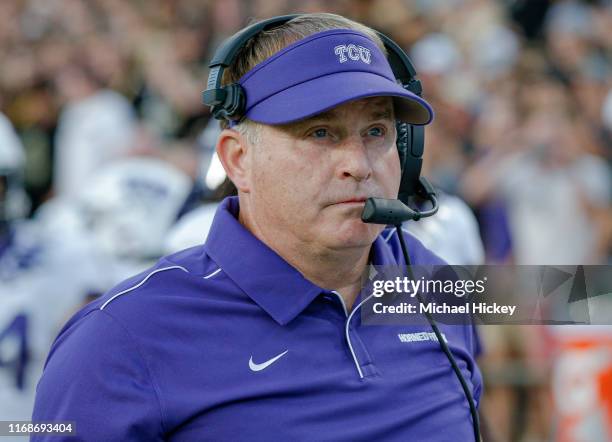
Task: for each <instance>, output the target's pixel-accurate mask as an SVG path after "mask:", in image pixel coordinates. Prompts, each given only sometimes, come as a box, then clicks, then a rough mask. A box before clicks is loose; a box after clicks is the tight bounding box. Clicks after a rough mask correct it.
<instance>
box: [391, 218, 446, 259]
mask: <svg viewBox="0 0 612 442" xmlns="http://www.w3.org/2000/svg"><path fill="white" fill-rule="evenodd" d="M402 235H403V237H404V241H405V242H406V248H407V249H408V255H409V256H410V263H411V264H412V265H446V264H447V263H446V262H445V261H444V260H443V259H442V258H440V257H439V256H438V255H436V254H435V253H434V252H433V251H431V250H430V249H428V248H427V247H425V246H424V245H423V243H422V242H421V241H419V240H418V239H417V238H416V237H415V236H414V235H413V234H412V233H410V232H409V231H408V230H406V229H402ZM380 238H381V239H382V240H383V242H384V244H385V246H386V247H388V248H389V249H390V251H391V253H392V254H393V257H394V258H395V262H396V263H398V264H401V263H404V256H403V254H402V247H401V243H400V238H399V236H398V232H397V229H396V228H395V227H387V228H385V230H383V232H382V233H381V234H380Z"/></svg>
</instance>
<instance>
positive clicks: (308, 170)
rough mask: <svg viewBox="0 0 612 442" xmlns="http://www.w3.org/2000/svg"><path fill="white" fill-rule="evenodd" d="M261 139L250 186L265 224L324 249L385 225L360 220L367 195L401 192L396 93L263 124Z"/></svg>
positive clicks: (348, 244)
mask: <svg viewBox="0 0 612 442" xmlns="http://www.w3.org/2000/svg"><path fill="white" fill-rule="evenodd" d="M260 140H261V141H260V142H259V143H257V144H256V145H255V146H252V147H251V149H250V150H251V153H252V155H253V156H252V161H251V162H250V164H251V165H252V169H251V173H250V175H251V180H250V181H251V183H250V191H249V193H250V196H249V200H250V210H251V212H252V214H251V215H252V219H253V220H254V221H255V223H256V224H257V225H258V226H259V227H260V228H263V229H264V230H265V231H267V232H271V234H278V235H279V237H282V238H283V240H284V241H291V242H294V243H296V244H306V245H307V246H308V247H311V248H312V249H314V250H317V251H324V250H339V249H346V248H355V247H364V246H369V245H370V244H371V243H372V242H373V241H374V239H375V238H376V236H377V235H378V234H379V233H380V232H381V230H382V229H383V228H384V226H381V225H376V224H365V223H363V222H362V221H361V212H362V210H363V207H364V201H365V200H366V199H367V198H368V197H382V198H395V197H396V196H397V192H398V189H399V184H400V165H399V158H398V152H397V148H396V145H395V141H396V133H395V123H394V116H393V104H392V100H391V98H389V97H375V98H367V99H362V100H357V101H353V102H350V103H347V104H344V105H341V106H338V107H336V108H334V109H332V110H331V111H328V112H325V113H323V114H320V115H318V116H316V117H313V118H310V119H308V120H304V121H301V122H298V123H293V124H289V125H285V126H264V127H263V128H262V131H261V136H260ZM275 232H276V233H275ZM269 234H270V233H269Z"/></svg>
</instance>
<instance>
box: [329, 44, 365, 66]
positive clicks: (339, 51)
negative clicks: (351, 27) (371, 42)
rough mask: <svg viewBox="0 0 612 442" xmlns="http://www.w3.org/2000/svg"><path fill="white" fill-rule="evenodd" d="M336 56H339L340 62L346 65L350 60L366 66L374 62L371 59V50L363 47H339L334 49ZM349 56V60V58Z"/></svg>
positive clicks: (351, 45)
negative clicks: (360, 62)
mask: <svg viewBox="0 0 612 442" xmlns="http://www.w3.org/2000/svg"><path fill="white" fill-rule="evenodd" d="M334 54H336V55H337V56H338V61H340V63H344V62H345V61H346V60H348V59H349V58H350V59H351V60H355V61H357V60H361V61H363V62H364V63H366V64H370V62H371V61H372V59H371V57H370V55H371V54H370V50H369V49H368V48H364V47H363V46H359V45H354V44H352V43H351V44H349V45H338V46H336V47H335V48H334ZM347 55H348V58H347Z"/></svg>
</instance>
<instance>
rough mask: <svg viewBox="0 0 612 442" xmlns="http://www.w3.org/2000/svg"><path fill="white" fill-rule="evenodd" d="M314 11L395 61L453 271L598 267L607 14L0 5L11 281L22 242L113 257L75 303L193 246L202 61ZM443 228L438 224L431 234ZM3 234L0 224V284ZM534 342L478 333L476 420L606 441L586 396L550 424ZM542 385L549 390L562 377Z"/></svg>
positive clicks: (303, 5) (210, 131)
mask: <svg viewBox="0 0 612 442" xmlns="http://www.w3.org/2000/svg"><path fill="white" fill-rule="evenodd" d="M319 11H325V12H333V13H338V14H341V15H345V16H347V17H349V18H352V19H354V20H357V21H360V22H363V23H365V24H367V25H369V26H372V27H374V28H375V29H378V30H380V31H382V32H384V33H386V34H387V35H389V36H390V37H391V38H392V39H394V40H395V41H396V42H398V43H399V44H400V45H401V46H402V47H403V48H404V49H405V50H406V51H407V52H408V53H409V55H410V57H411V59H412V61H413V63H414V64H415V67H416V69H417V72H418V74H419V78H420V79H421V80H422V82H423V87H424V95H425V97H426V98H427V99H428V101H429V102H430V103H431V104H432V105H433V107H434V109H435V111H436V118H435V120H434V122H433V123H432V124H431V125H430V126H428V127H427V129H426V149H425V150H426V157H425V164H424V172H423V173H424V174H425V175H426V176H427V177H429V178H430V180H431V181H432V182H433V183H434V184H435V185H436V187H438V188H439V189H440V190H441V191H442V192H444V194H446V195H449V198H456V200H457V201H461V200H462V204H463V202H464V203H465V204H463V207H465V210H467V212H468V213H467V215H466V216H467V217H471V218H470V219H472V220H473V224H474V228H473V229H472V230H471V231H470V232H471V233H469V235H470V236H472V237H473V238H474V242H477V243H478V247H480V252H478V253H474V254H470V258H469V261H470V262H460V261H461V254H462V252H464V251H463V250H460V251H459V252H460V253H458V254H457V255H458V256H459V258H457V263H469V264H480V263H489V264H503V263H514V264H547V265H565V264H611V263H612V209H611V204H610V201H611V199H612V172H611V170H612V169H611V167H610V166H611V164H610V160H611V157H612V155H611V153H612V63H611V57H612V2H611V1H610V0H591V1H576V0H574V1H572V0H567V1H561V0H559V1H553V0H529V1H527V0H353V1H349V0H326V1H318V0H312V1H308V0H254V1H245V0H223V1H221V0H219V1H214V0H148V1H144V0H129V1H126V0H11V1H2V2H0V175H2V170H3V168H7V169H9V168H13V170H16V171H17V172H16V175H17V176H16V177H14V178H15V180H16V183H17V184H15V182H9V181H6V182H5V183H2V182H0V195H2V192H5V193H7V189H8V190H11V191H14V192H18V190H19V189H18V188H19V186H20V184H23V188H24V189H25V192H26V193H27V198H25V196H24V195H20V196H19V198H18V199H19V204H16V205H17V206H19V207H18V208H17V209H15V214H14V216H13V218H15V217H17V216H22V217H25V218H30V219H32V220H39V221H40V223H41V225H43V227H42V228H39V229H38V230H36V233H28V235H25V236H27V238H26V239H22V240H21V241H22V242H23V244H24V245H23V248H24V250H25V252H23V253H22V254H23V255H24V256H21V255H19V256H18V257H17V258H14V259H13V261H14V264H13V266H14V267H15V268H20V266H22V265H24V264H23V262H22V261H21V260H22V258H23V259H26V258H27V259H26V261H27V263H31V262H32V259H33V258H32V256H34V257H36V256H37V255H36V253H34V252H32V249H34V250H36V246H35V245H33V244H34V243H35V241H34V240H32V238H34V237H36V235H40V236H41V237H45V238H52V239H51V240H49V241H50V244H56V243H57V242H64V243H65V242H66V241H63V240H65V239H66V238H69V237H71V236H70V235H76V233H75V232H80V233H79V234H83V235H85V236H86V232H96V233H95V235H94V236H95V239H94V240H93V241H92V244H93V245H91V247H92V248H95V249H96V250H98V249H102V250H104V252H105V253H106V255H104V254H102V253H98V252H96V253H98V255H100V256H106V257H108V256H115V257H117V256H118V257H120V259H121V265H120V266H119V267H121V269H120V270H117V271H116V273H115V271H114V270H113V271H112V272H111V271H109V272H107V274H106V275H105V276H106V277H107V278H106V279H104V281H99V280H98V281H96V283H95V284H91V286H90V287H88V288H87V290H88V291H90V292H92V293H90V294H92V295H93V294H94V292H95V293H99V292H101V291H104V290H106V289H107V288H108V285H109V284H112V283H113V281H114V280H116V279H118V278H120V277H121V278H123V277H125V276H129V274H130V273H134V272H135V271H139V270H140V269H141V267H142V264H139V263H142V262H145V261H149V260H151V259H154V258H155V257H156V256H159V255H160V254H162V253H167V252H169V251H173V250H176V249H178V248H180V246H186V245H189V244H190V242H192V241H194V240H195V241H197V242H202V241H203V240H204V238H205V234H206V228H205V226H206V225H207V223H210V219H211V217H212V214H213V213H214V205H213V204H212V203H213V202H214V201H217V200H218V199H219V197H220V196H221V195H223V194H225V193H227V189H226V188H225V187H224V185H222V182H223V180H224V175H223V172H222V170H220V165H219V162H218V160H216V157H215V155H214V144H215V138H216V134H217V131H218V129H217V123H216V122H215V121H213V120H211V119H210V115H209V112H208V109H207V108H205V107H204V106H203V105H202V102H201V92H202V91H203V89H205V85H206V78H207V73H208V66H207V62H208V61H209V59H210V57H211V56H212V54H213V51H214V49H215V48H216V47H217V46H218V44H219V43H220V42H221V41H222V40H223V39H224V38H226V37H228V36H230V35H231V34H233V33H234V32H235V31H237V30H238V29H240V28H241V27H243V26H244V25H246V24H248V23H249V22H250V21H253V20H255V19H260V18H267V17H270V16H273V15H281V14H285V13H295V12H319ZM270 80H271V81H274V79H270ZM2 115H4V117H6V118H4V117H2ZM3 145H4V147H3ZM7 146H16V147H14V148H13V150H12V152H16V151H18V153H13V154H12V155H13V156H11V154H10V149H9V147H7ZM120 159H122V160H121V161H122V165H119V166H117V160H120ZM125 177H128V178H129V179H128V181H129V183H130V184H129V189H130V193H129V195H130V197H128V198H126V197H125V196H121V195H123V194H121V192H122V190H121V189H120V187H121V185H122V184H121V183H119V181H121V179H122V178H125ZM160 177H165V180H162V179H161V178H160ZM162 181H164V182H163V183H162ZM11 186H13V188H12V187H11ZM15 186H16V188H15ZM26 201H28V202H29V204H28V205H26V203H25V202H26ZM75 201H77V202H78V204H76V203H75V204H73V202H75ZM143 201H145V202H143ZM449 201H455V200H449ZM455 204H456V203H450V202H449V205H448V207H455ZM4 206H6V207H4V208H3V206H2V205H0V214H1V212H2V210H4V211H5V212H6V213H9V211H8V205H7V204H5V205H4ZM195 207H199V209H198V211H197V212H193V211H192V212H191V213H188V212H190V210H191V209H193V208H195ZM460 210H462V209H461V208H458V209H456V210H455V209H453V210H450V209H449V211H448V213H449V217H448V220H449V223H450V224H453V223H454V222H455V220H454V218H453V214H456V213H460V212H459V211H460ZM160 213H161V214H162V216H158V220H157V221H155V222H152V224H153V225H154V226H153V227H150V228H146V227H142V225H143V222H145V221H146V220H151V219H152V218H153V217H154V215H155V214H158V215H159V214H160ZM185 213H186V215H185ZM443 213H444V212H442V214H443ZM183 215H184V216H183ZM179 218H181V219H180V221H179V224H180V225H181V226H180V227H181V228H180V229H177V228H176V226H177V225H178V224H175V223H176V221H177V219H179ZM105 219H109V220H110V221H109V222H108V223H105ZM441 219H444V218H443V217H442V218H441ZM143 220H144V221H143ZM156 222H157V224H156ZM456 224H457V223H456V222H455V226H456ZM173 226H174V227H173ZM184 226H187V227H184ZM455 228H456V227H455ZM451 229H452V227H451ZM8 231H10V229H9V228H8V227H6V226H5V227H4V228H3V227H2V226H1V225H0V279H1V275H2V274H3V273H7V271H6V268H7V264H6V262H7V261H6V259H5V260H4V261H2V253H3V250H4V249H6V248H8V246H7V244H8V243H9V241H8V240H5V239H3V237H2V236H3V233H5V232H8ZM416 231H418V228H417V227H415V232H416ZM451 231H452V230H451ZM194 232H195V233H194ZM9 236H10V235H6V237H9ZM18 236H19V235H15V234H13V235H12V237H13V239H12V240H11V241H14V242H15V241H17V239H14V238H16V237H18ZM89 236H90V237H91V236H92V235H89ZM75 237H76V236H75ZM194 238H195V239H194ZM453 240H454V242H452V244H456V245H453V247H454V248H455V250H456V251H457V250H459V249H460V248H461V247H462V246H461V241H457V235H454V237H453V238H451V239H449V240H448V241H445V243H446V244H451V242H450V241H453ZM54 241H55V242H54ZM75 242H78V241H75ZM81 246H82V247H85V248H86V251H81V252H79V253H83V254H84V256H86V255H87V254H89V255H91V253H92V252H91V250H93V249H92V248H88V247H89V246H85V245H83V244H81ZM478 247H474V248H473V249H474V250H476V249H478ZM75 253H76V252H75ZM466 253H467V252H466ZM466 253H464V255H466ZM58 259H59V258H58ZM101 259H102V258H101ZM104 259H106V260H108V258H104ZM28 260H29V261H28ZM126 261H130V263H129V264H126ZM449 261H450V258H449ZM75 265H76V263H75ZM2 266H4V269H3V268H2ZM98 270H99V268H98ZM59 273H61V272H59ZM83 273H86V272H83ZM91 273H96V270H95V269H93V270H91ZM115 274H116V275H117V276H116V277H112V276H110V275H115ZM98 279H99V278H98ZM94 286H95V287H94ZM75 290H77V289H76V288H75ZM78 290H81V291H82V290H83V287H81V286H79V288H78ZM0 292H1V289H0ZM0 295H1V293H0ZM0 302H2V300H0ZM66 314H67V313H66ZM5 316H6V318H4V316H2V313H1V312H0V341H2V339H3V337H4V336H5V335H6V333H4V332H3V330H2V328H3V327H4V325H3V324H2V321H3V320H7V321H8V320H9V319H11V318H9V315H8V314H6V315H5ZM17 317H18V316H17ZM7 318H8V319H7ZM11 320H12V319H11ZM10 324H12V325H9V328H7V329H6V330H13V329H15V330H18V329H19V327H18V325H19V324H20V322H18V320H17V319H15V320H14V321H13V322H10ZM15 324H17V325H15ZM11 327H13V328H11ZM19 330H20V329H19ZM7 333H8V332H7ZM552 335H555V336H551V333H549V332H542V331H541V330H534V329H529V328H527V327H523V328H520V330H516V329H509V330H500V328H499V327H498V328H497V329H496V330H493V329H489V328H485V329H484V330H483V338H484V339H485V341H486V342H485V343H486V344H488V345H486V347H487V351H488V352H487V354H488V356H487V357H488V359H487V360H485V361H483V368H484V370H485V375H486V376H487V378H486V380H487V381H488V386H490V387H491V388H489V390H488V393H487V397H486V399H485V405H487V406H488V407H487V414H489V415H490V416H491V418H490V419H491V420H492V421H493V423H494V426H496V427H497V430H498V431H499V433H500V434H501V437H502V440H525V441H526V440H552V439H554V440H567V441H573V440H576V441H578V440H585V441H586V440H593V441H595V440H602V441H603V440H612V427H608V431H610V433H604V432H603V431H604V430H601V428H606V425H609V424H612V403H610V400H609V401H608V402H607V407H609V408H607V410H608V411H607V412H606V411H604V412H603V415H602V416H600V417H598V418H597V419H599V420H598V421H597V422H600V421H601V422H604V424H602V425H603V426H602V425H600V424H598V423H597V422H595V423H593V422H591V421H588V422H587V423H586V424H584V420H585V419H583V418H584V416H587V415H588V416H589V417H592V412H593V410H594V409H595V408H599V409H601V407H602V406H605V404H604V405H602V402H601V401H600V399H599V397H597V398H595V399H593V401H591V402H593V404H594V405H593V404H591V405H588V406H587V405H585V406H584V407H583V409H581V411H580V413H581V414H580V413H579V414H580V415H579V417H576V413H577V412H576V411H575V410H570V411H567V410H565V411H563V408H562V407H561V408H559V406H558V402H559V400H560V399H559V397H558V395H559V393H558V391H557V390H555V389H554V385H551V382H550V379H548V378H549V377H550V373H551V371H550V370H552V368H551V365H552V363H551V362H550V361H552V360H556V361H558V360H559V355H558V354H557V355H556V356H555V355H553V354H552V353H553V350H551V348H550V346H549V345H548V344H549V341H548V340H549V339H550V340H556V341H557V342H558V341H559V339H558V336H557V335H556V334H554V333H552ZM596 335H597V334H596ZM611 336H612V332H610V331H605V332H604V333H603V340H602V338H601V334H600V335H599V336H598V337H596V338H592V337H589V339H591V340H592V339H595V341H596V344H593V343H592V342H591V344H592V346H588V345H587V348H589V349H591V348H592V347H593V348H595V349H596V350H597V351H601V345H603V348H604V353H603V354H604V356H603V357H604V360H605V361H607V362H605V363H604V364H603V365H602V367H604V368H602V369H599V371H597V370H595V369H594V370H595V372H593V373H596V374H589V379H599V377H598V376H602V375H601V372H602V370H603V372H604V377H605V376H608V377H609V378H606V379H608V381H607V382H608V384H607V385H608V386H607V387H606V388H608V390H605V391H607V392H608V393H610V392H611V391H612V381H610V379H612V362H611V361H612V341H611V338H610V337H611ZM561 341H562V342H563V343H564V344H563V345H560V346H559V348H562V347H563V348H566V347H567V348H574V347H572V345H573V344H571V345H570V344H567V342H568V341H567V340H561ZM602 342H603V343H604V344H601V343H602ZM566 344H567V345H566ZM564 345H565V347H564ZM568 346H569V347H568ZM1 349H2V346H1V342H0V369H2V366H3V361H4V360H5V359H6V358H5V359H3V358H2V353H1ZM559 354H560V353H559ZM598 354H599V353H598ZM572 355H573V353H572V354H570V359H571V356H572ZM562 356H564V357H565V356H567V353H565V354H563V355H562ZM574 356H575V355H574ZM583 356H584V354H583V353H580V355H579V357H583ZM555 358H557V359H555ZM606 358H608V359H606ZM563 361H565V362H564V363H566V365H567V361H568V359H567V358H566V359H563ZM569 366H571V363H570V365H569ZM564 367H565V366H564ZM570 371H571V370H570ZM554 373H556V374H555V376H557V377H556V378H555V379H556V382H557V383H558V384H559V383H560V384H564V382H563V380H562V379H563V378H562V377H561V378H559V377H558V376H563V375H567V376H569V377H570V378H571V376H574V374H573V373H569V374H567V373H565V372H563V373H565V374H563V373H562V375H559V374H558V373H559V371H558V370H557V371H556V372H554ZM559 379H561V380H559ZM571 379H573V380H574V381H575V380H576V379H574V378H571ZM22 382H23V379H22ZM593 382H599V381H593ZM598 385H599V384H598ZM1 388H2V384H0V390H1ZM593 388H596V387H593ZM597 388H599V387H597ZM551 389H552V390H551ZM561 391H565V390H563V389H562V390H561ZM563 394H566V393H563ZM571 394H572V393H571V392H568V393H567V395H569V396H571ZM555 395H557V396H555ZM610 396H612V393H610ZM2 397H3V396H2V394H1V392H0V398H2ZM581 397H582V396H581ZM555 401H556V402H555ZM598 401H599V402H598ZM587 402H588V401H587ZM555 404H557V405H555ZM589 404H590V403H589ZM555 409H557V411H553V410H555ZM604 409H605V408H604ZM0 410H1V409H0ZM559 410H560V411H559ZM585 410H586V411H585ZM566 411H567V412H566ZM564 412H566V415H564V414H563V413H564ZM568 413H569V414H568ZM572 413H573V414H572ZM606 413H609V414H607V415H606ZM564 416H566V417H565V418H564ZM567 416H569V417H567ZM598 416H599V415H598ZM568 419H569V421H570V424H567V421H568ZM591 420H592V419H591ZM576 422H578V423H576ZM606 422H607V424H606ZM598 425H599V426H598ZM578 427H579V428H578ZM577 428H578V429H577ZM593 428H596V429H595V430H593ZM593 434H599V435H600V437H601V438H599V439H598V438H593V437H594V436H593ZM581 435H582V436H581ZM584 435H586V436H584ZM580 437H582V438H580Z"/></svg>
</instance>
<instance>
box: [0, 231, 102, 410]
mask: <svg viewBox="0 0 612 442" xmlns="http://www.w3.org/2000/svg"><path fill="white" fill-rule="evenodd" d="M14 227H15V228H14V234H13V239H12V241H11V243H10V245H9V247H8V248H7V249H5V250H4V251H3V252H2V254H1V255H0V420H13V419H15V420H29V419H30V417H31V411H32V404H33V399H34V392H35V388H36V383H37V381H38V378H39V377H40V374H41V372H42V368H43V364H44V361H45V358H46V356H47V352H48V349H49V347H50V345H51V342H52V340H53V338H54V337H55V336H56V335H57V333H58V331H59V329H60V327H61V325H62V324H63V323H64V322H65V321H66V320H67V319H68V318H69V317H70V316H71V314H72V313H73V312H74V311H75V310H76V309H78V308H79V307H80V306H81V305H82V303H83V302H84V299H85V296H86V295H87V294H88V292H90V291H97V290H99V289H100V287H99V283H98V281H96V278H97V277H96V273H95V269H92V268H91V266H89V265H88V261H87V259H84V258H85V256H84V253H83V251H80V250H79V248H80V244H82V243H81V242H74V241H67V243H66V244H67V245H65V246H61V245H60V244H59V241H58V243H54V242H53V241H48V240H46V239H45V237H44V235H43V234H42V232H41V231H40V230H39V229H38V228H37V226H36V225H35V224H34V223H33V222H27V223H21V224H17V225H16V226H14Z"/></svg>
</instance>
